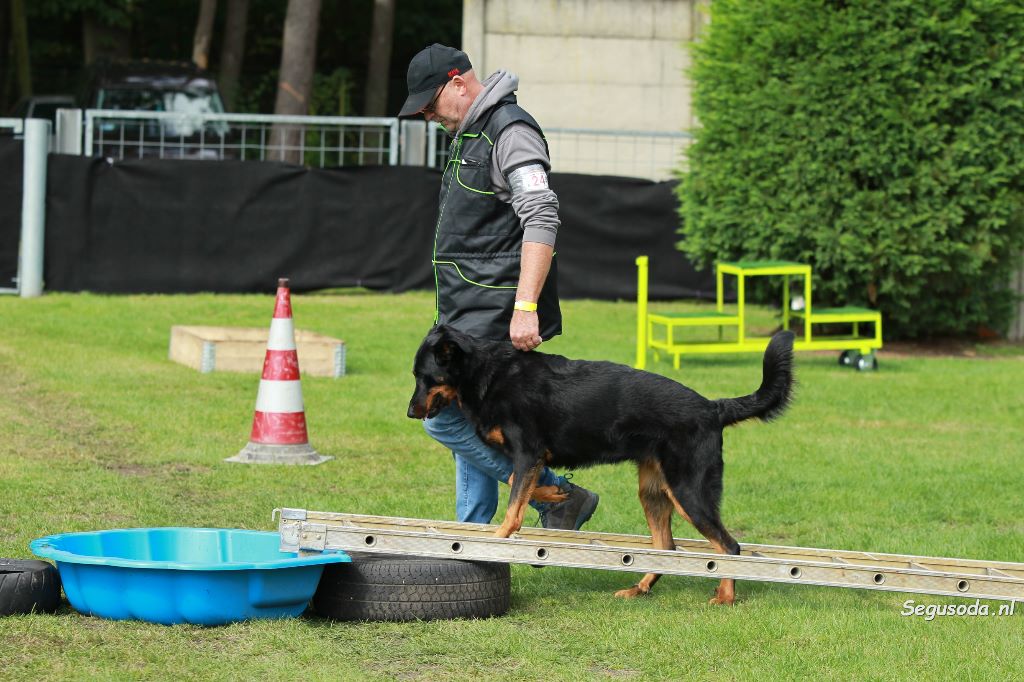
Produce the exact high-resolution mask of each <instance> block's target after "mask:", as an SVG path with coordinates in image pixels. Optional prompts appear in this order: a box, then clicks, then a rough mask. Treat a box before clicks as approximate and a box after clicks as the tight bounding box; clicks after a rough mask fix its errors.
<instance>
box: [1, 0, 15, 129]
mask: <svg viewBox="0 0 1024 682" xmlns="http://www.w3.org/2000/svg"><path fill="white" fill-rule="evenodd" d="M10 18H11V10H10V8H8V7H7V0H0V116H3V115H4V113H5V112H6V111H7V110H8V109H10V107H11V104H12V102H11V101H10V95H11V89H10V85H11V72H10V69H9V68H8V67H9V66H10V63H11V60H10V54H11V31H10V21H9V20H10Z"/></svg>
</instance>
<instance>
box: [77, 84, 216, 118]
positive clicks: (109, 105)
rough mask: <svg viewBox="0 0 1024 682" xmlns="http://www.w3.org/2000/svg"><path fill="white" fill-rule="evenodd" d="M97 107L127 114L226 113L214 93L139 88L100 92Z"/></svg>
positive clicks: (108, 89) (107, 89)
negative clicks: (148, 112) (117, 110)
mask: <svg viewBox="0 0 1024 682" xmlns="http://www.w3.org/2000/svg"><path fill="white" fill-rule="evenodd" d="M96 106H97V108H99V109H120V110H124V111H171V112H175V113H179V114H207V113H213V114H219V113H223V112H224V105H223V104H221V101H220V96H219V95H218V94H217V93H216V92H215V91H210V90H205V89H197V88H192V89H189V90H144V89H140V88H131V89H127V88H126V89H116V88H104V89H102V90H100V92H99V96H98V98H97V102H96Z"/></svg>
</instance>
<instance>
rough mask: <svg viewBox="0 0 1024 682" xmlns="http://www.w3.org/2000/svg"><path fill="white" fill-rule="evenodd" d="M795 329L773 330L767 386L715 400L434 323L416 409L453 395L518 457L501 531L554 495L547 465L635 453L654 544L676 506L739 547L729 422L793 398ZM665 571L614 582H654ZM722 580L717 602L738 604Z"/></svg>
mask: <svg viewBox="0 0 1024 682" xmlns="http://www.w3.org/2000/svg"><path fill="white" fill-rule="evenodd" d="M792 364H793V334H792V332H781V333H779V334H776V335H775V337H773V338H772V340H771V342H770V343H769V344H768V348H767V350H766V351H765V354H764V374H763V379H762V383H761V387H760V388H758V389H757V390H756V391H755V392H754V393H752V394H750V395H748V396H744V397H742V398H725V399H721V400H708V399H707V398H704V397H702V396H701V395H699V394H698V393H696V392H695V391H693V390H691V389H689V388H687V387H686V386H683V385H682V384H680V383H678V382H675V381H673V380H671V379H668V378H666V377H663V376H660V375H658V374H652V373H649V372H642V371H638V370H634V369H631V368H629V367H626V366H624V365H617V364H614V363H610V362H587V361H583V360H569V359H567V358H564V357H562V356H559V355H549V354H546V353H539V352H532V353H525V352H521V351H517V350H515V349H514V348H513V347H512V344H511V343H510V342H507V341H506V342H494V341H483V340H479V339H474V338H472V337H470V336H467V335H465V334H463V333H461V332H458V331H456V330H453V329H451V328H447V327H443V326H441V327H435V328H434V329H432V330H431V331H430V333H429V334H427V337H426V338H425V339H424V340H423V344H422V345H421V346H420V348H419V350H418V351H417V353H416V360H415V365H414V367H413V374H414V375H415V377H416V391H415V393H414V394H413V396H412V400H411V401H410V402H409V416H410V417H413V418H415V419H423V418H425V417H433V416H435V415H436V414H437V413H438V412H439V411H440V410H441V409H443V408H444V407H445V406H446V405H448V404H449V403H450V402H451V401H453V400H455V401H458V403H459V405H460V406H461V408H462V411H463V412H464V413H465V414H466V416H467V417H468V418H469V419H470V420H471V421H472V423H473V424H475V425H476V430H477V433H478V434H479V435H480V437H481V438H482V439H484V440H485V441H487V442H488V443H490V444H491V445H493V446H494V447H496V448H498V449H499V450H500V451H502V452H504V453H505V454H506V455H508V456H509V457H510V458H511V459H512V468H513V477H512V479H511V480H510V484H511V487H512V491H511V493H510V497H509V506H508V510H507V511H506V513H505V520H504V522H503V523H502V524H501V527H500V528H499V529H498V531H497V533H496V535H497V536H498V537H509V536H510V535H511V534H512V533H515V532H516V531H518V530H519V529H520V528H521V527H522V524H523V515H524V514H525V512H526V506H527V503H528V501H529V500H530V499H531V497H532V498H533V499H539V500H544V501H555V500H558V499H560V498H559V497H558V489H557V488H554V487H552V488H550V489H538V488H537V486H536V483H537V476H538V474H539V473H540V471H541V468H542V467H543V466H544V465H545V464H548V465H550V466H553V467H567V468H570V469H571V468H578V467H587V466H591V465H594V464H605V463H615V462H623V461H627V460H628V461H632V462H636V464H637V467H638V469H639V472H640V502H641V504H642V505H643V508H644V514H646V516H647V523H648V525H649V526H650V528H651V539H652V541H653V544H654V547H656V548H658V549H673V548H674V543H673V541H672V510H673V509H675V511H677V512H679V514H680V515H682V516H683V518H685V519H686V520H687V521H689V522H690V523H692V524H693V525H694V527H696V529H697V530H698V531H700V533H701V534H702V535H703V536H704V537H705V538H707V539H708V541H709V542H710V543H711V545H712V546H713V547H714V548H715V550H716V551H718V552H719V553H722V554H739V553H740V546H739V544H738V543H737V542H736V540H734V539H733V538H732V536H731V535H729V532H728V531H727V530H726V529H725V527H724V526H723V525H722V522H721V520H720V519H719V515H718V509H719V501H720V500H721V496H722V470H723V463H722V429H723V428H724V427H726V426H729V425H731V424H736V423H738V422H741V421H744V420H746V419H751V418H755V417H757V418H760V419H763V420H766V421H767V420H770V419H773V418H775V417H778V416H779V415H780V414H782V412H783V410H785V409H786V405H787V404H788V403H789V400H790V396H791V394H792V388H793V371H792ZM658 577H659V576H658V575H657V574H654V573H649V574H647V575H645V576H644V577H643V579H641V580H640V582H639V583H638V584H637V585H635V586H634V587H631V588H628V589H625V590H620V591H618V592H616V595H617V596H620V597H636V596H639V595H643V594H647V593H648V592H650V590H651V587H652V586H653V585H654V583H656V582H657V581H658ZM734 599H735V586H734V582H733V581H732V580H731V579H724V580H722V581H721V583H720V584H719V586H718V589H717V591H716V593H715V596H714V597H713V598H712V599H711V603H714V604H731V603H733V601H734Z"/></svg>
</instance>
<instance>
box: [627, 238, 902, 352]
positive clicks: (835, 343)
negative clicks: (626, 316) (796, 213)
mask: <svg viewBox="0 0 1024 682" xmlns="http://www.w3.org/2000/svg"><path fill="white" fill-rule="evenodd" d="M636 265H637V346H636V368H637V369H643V368H644V367H645V366H646V364H647V350H648V349H652V350H653V351H654V358H655V360H658V359H659V358H660V354H659V352H664V353H665V354H666V355H671V356H672V357H673V366H674V367H675V368H676V369H679V358H680V356H681V355H687V354H698V353H751V352H761V351H763V350H764V349H765V348H766V347H767V346H768V341H769V339H768V338H765V337H749V336H747V335H746V324H745V322H746V303H747V302H746V282H747V279H748V278H750V277H769V276H781V277H784V278H785V279H784V282H783V287H782V327H783V329H789V328H790V322H791V321H792V320H793V318H797V319H801V318H802V320H803V338H802V339H799V340H798V341H796V343H795V344H794V348H795V349H796V350H855V351H858V352H860V353H861V354H865V355H866V354H868V353H870V352H872V351H874V350H877V349H879V348H881V347H882V315H881V313H880V312H878V311H877V310H870V309H868V308H856V307H846V308H825V309H821V310H818V311H814V310H813V309H812V307H811V306H812V303H811V302H812V293H811V279H812V273H811V266H810V265H807V264H805V263H794V262H790V261H753V262H744V263H730V262H722V263H718V264H717V267H716V268H715V294H716V295H715V312H713V313H648V312H647V293H648V289H647V280H648V274H649V260H648V257H647V256H639V257H638V258H637V259H636ZM726 275H729V276H733V277H736V280H737V283H736V299H737V300H736V302H737V311H736V313H735V314H731V313H726V312H725V291H724V290H725V287H724V280H725V276H726ZM791 277H797V278H803V280H804V309H803V310H802V311H800V312H790V301H789V283H790V278H791ZM828 323H852V324H853V335H852V336H826V337H818V338H815V336H814V332H813V328H812V327H813V325H816V324H828ZM861 323H870V324H872V325H873V327H874V335H873V336H864V337H862V336H860V324H861ZM709 326H717V327H718V338H719V340H718V342H711V343H684V342H677V341H676V340H675V330H676V329H677V328H679V327H709ZM662 327H663V328H664V330H665V331H664V334H663V335H656V331H657V330H658V329H659V328H662ZM728 327H735V328H736V341H723V340H722V332H723V330H724V329H726V328H728Z"/></svg>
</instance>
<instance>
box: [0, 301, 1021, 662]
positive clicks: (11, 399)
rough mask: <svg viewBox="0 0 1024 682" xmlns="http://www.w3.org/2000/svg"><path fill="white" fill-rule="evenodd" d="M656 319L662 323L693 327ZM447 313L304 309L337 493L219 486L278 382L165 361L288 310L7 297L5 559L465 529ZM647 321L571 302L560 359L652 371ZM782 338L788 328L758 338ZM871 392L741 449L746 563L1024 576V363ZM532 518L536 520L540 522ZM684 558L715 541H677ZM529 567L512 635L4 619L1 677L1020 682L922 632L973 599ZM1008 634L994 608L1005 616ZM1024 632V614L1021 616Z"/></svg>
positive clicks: (419, 304) (1016, 634) (895, 378)
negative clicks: (64, 546) (106, 536)
mask: <svg viewBox="0 0 1024 682" xmlns="http://www.w3.org/2000/svg"><path fill="white" fill-rule="evenodd" d="M687 305H689V306H692V305H693V304H679V305H676V306H672V305H667V304H659V306H660V307H661V308H663V309H680V308H683V307H686V306H687ZM432 307H433V306H432V296H431V295H430V294H424V293H415V294H406V295H401V296H391V295H378V294H367V293H359V294H351V295H350V294H348V293H344V292H335V293H332V294H329V295H320V296H296V297H295V299H294V308H295V314H296V316H297V320H296V322H297V325H298V326H299V327H300V328H303V329H311V330H314V331H317V332H321V333H324V334H329V335H332V336H337V337H339V338H342V339H345V341H346V342H347V344H348V364H349V370H350V374H349V375H348V376H346V377H344V378H342V379H339V380H332V379H323V378H314V377H306V378H304V379H303V392H304V396H305V401H306V407H307V417H308V421H309V424H310V436H311V440H312V444H313V445H314V447H316V448H317V450H319V451H320V452H322V453H325V454H330V455H334V456H335V457H336V459H335V460H334V461H332V462H329V463H327V464H324V465H321V466H317V467H294V468H289V467H264V466H240V465H232V464H227V463H225V462H223V460H224V458H225V457H229V456H231V455H233V454H235V453H236V452H237V451H238V450H239V449H240V448H241V447H242V446H243V445H245V443H246V441H247V439H248V434H249V429H250V427H251V423H252V422H251V420H252V411H253V406H254V403H255V398H256V388H257V385H258V381H259V378H258V377H257V376H255V375H253V376H246V375H237V374H226V373H214V374H208V375H202V374H199V373H197V372H195V371H193V370H190V369H187V368H185V367H182V366H180V365H176V364H174V363H171V362H170V361H168V359H167V345H168V339H169V331H170V327H171V325H173V324H212V325H246V326H266V325H267V324H268V322H269V317H270V314H271V312H272V301H271V299H270V297H267V296H213V295H200V296H131V297H116V298H114V297H103V296H94V295H57V294H51V295H47V296H45V297H43V298H41V299H37V300H26V301H22V300H17V299H14V298H10V297H2V298H0V556H10V557H24V556H27V555H28V550H27V544H28V542H29V541H30V540H32V539H33V538H35V537H38V536H41V535H45V534H49V533H57V532H69V531H76V530H86V529H102V528H113V527H125V526H156V525H191V526H223V527H241V528H256V529H272V528H273V524H272V523H271V520H270V513H271V510H272V509H273V508H274V507H281V506H289V507H300V508H307V509H316V510H326V511H345V512H355V513H367V514H387V515H394V516H408V517H424V518H438V519H450V518H453V495H452V488H453V484H452V478H453V475H452V474H453V464H452V459H451V456H450V455H449V454H448V453H446V452H444V451H443V450H442V449H441V447H440V446H438V445H437V444H435V443H434V442H433V441H431V440H430V439H429V438H428V437H427V436H426V435H425V434H424V433H423V430H422V427H421V425H420V423H418V422H415V421H413V420H410V419H407V418H406V417H405V410H406V405H407V402H408V399H409V396H410V395H411V392H412V377H411V374H410V370H411V358H412V355H413V352H414V351H415V348H416V346H417V344H418V342H419V340H420V339H421V337H422V334H423V332H424V331H425V330H426V328H427V327H428V325H429V323H430V316H431V314H432ZM634 310H635V309H634V306H632V305H630V304H628V303H601V302H592V301H569V302H565V303H564V312H565V318H566V320H565V331H566V334H565V336H563V337H561V338H559V339H557V340H555V341H553V342H551V343H549V344H545V346H544V349H545V350H546V351H549V352H557V353H561V354H565V355H568V356H570V357H577V358H590V359H610V360H615V361H619V362H631V360H632V358H633V353H634V350H633V347H632V338H633V330H634V328H635V327H634V317H633V315H634ZM760 324H761V325H762V326H765V327H770V326H771V324H772V323H771V319H770V317H769V315H768V314H767V313H766V312H762V319H761V320H760ZM880 362H881V371H879V372H878V373H875V374H858V373H856V372H854V371H851V370H845V369H842V368H840V367H838V366H837V364H836V361H835V354H832V353H826V354H800V355H799V356H798V361H797V372H798V377H799V381H800V386H799V392H798V395H797V399H796V402H795V404H794V405H793V407H792V409H791V410H790V412H789V413H788V414H787V415H786V417H785V418H784V419H783V420H781V421H779V422H776V423H774V424H771V425H763V424H746V425H742V426H739V427H737V428H734V429H731V430H729V431H728V432H727V434H726V439H725V459H726V464H727V467H726V481H725V500H724V503H723V518H724V520H725V523H726V526H727V527H729V528H730V529H731V530H732V531H733V532H734V534H735V535H736V536H737V538H738V539H739V540H740V541H741V542H743V541H746V542H756V543H772V544H789V545H802V546H812V547H814V546H816V547H834V548H844V549H858V550H875V551H880V552H896V553H904V554H926V555H940V556H962V557H969V558H980V559H989V560H1007V561H1024V495H1022V484H1024V474H1022V468H1021V467H1022V443H1024V391H1022V389H1021V387H1022V385H1024V360H1022V358H1021V357H1020V356H1019V355H1012V354H1009V353H1007V354H1005V355H999V356H997V357H993V358H986V359H962V358H956V359H954V358H950V359H944V358H927V359H916V358H887V357H886V355H885V353H884V351H883V352H882V353H881V355H880ZM650 368H651V369H653V370H654V371H658V372H661V373H664V374H666V375H668V376H671V377H673V378H676V379H678V380H680V381H683V382H684V383H686V384H687V385H689V386H691V387H693V388H695V389H696V390H698V391H700V392H701V393H702V394H704V395H707V396H710V397H722V396H734V395H740V394H745V393H748V392H749V391H750V390H751V389H753V388H754V387H755V386H756V385H757V384H758V382H759V380H760V358H759V357H755V356H753V355H750V356H746V355H741V356H717V357H714V356H704V357H694V358H690V357H684V358H683V367H682V369H681V370H679V371H675V370H673V369H672V368H671V365H670V364H668V363H665V362H663V363H660V364H654V365H652V366H651V367H650ZM575 481H576V482H578V483H581V484H583V485H585V486H586V487H588V488H592V489H594V490H597V491H598V492H600V494H601V506H600V508H599V509H598V512H597V514H596V515H595V516H594V519H593V520H592V522H591V523H590V524H589V525H588V529H591V530H595V531H615V532H629V533H644V532H646V525H645V523H644V520H643V515H642V512H641V510H640V505H639V504H638V502H637V499H636V474H635V471H634V469H633V468H632V467H631V466H628V465H624V466H615V467H611V466H609V467H601V468H597V469H589V470H585V471H581V472H578V473H577V474H576V478H575ZM533 521H534V519H533V518H530V519H528V522H530V523H532V522H533ZM675 529H676V535H677V536H684V537H695V535H696V533H695V531H694V530H693V529H692V528H689V527H687V526H685V525H684V524H683V523H681V522H678V521H677V523H676V524H675ZM634 579H635V577H634V576H633V575H632V574H623V573H611V572H600V571H586V570H575V569H559V568H547V569H544V570H543V571H538V570H534V569H531V568H528V567H519V566H515V567H513V572H512V580H513V584H512V589H513V601H512V609H511V611H510V613H509V615H508V616H506V617H503V618H498V619H493V620H486V621H455V622H440V623H411V624H341V623H332V622H329V621H325V620H320V619H317V618H312V617H304V618H301V619H297V620H291V621H283V622H281V621H278V622H251V623H242V624H237V625H232V626H229V627H220V628H209V629H203V628H197V627H191V626H176V627H161V626H156V625H148V624H144V623H136V622H112V621H104V620H100V619H95V618H87V617H83V616H80V615H78V614H77V613H75V612H73V611H71V610H69V609H67V608H65V609H63V610H62V611H61V612H60V613H58V614H57V615H56V616H52V615H33V616H23V617H11V618H5V619H0V668H2V670H3V678H4V679H66V678H72V677H74V678H129V677H130V678H150V679H162V678H166V677H170V676H172V675H174V676H176V677H180V678H185V679H192V678H195V679H199V678H202V679H245V680H248V679H291V678H300V677H301V678H312V679H339V678H340V679H356V678H358V679H394V678H402V679H406V678H421V677H422V678H429V679H467V678H470V677H484V676H486V677H493V678H499V679H522V678H527V679H545V680H548V679H591V678H598V679H600V678H606V677H612V678H621V677H637V678H665V679H668V678H672V679H678V678H698V679H706V678H709V677H715V678H725V679H729V678H735V679H745V678H751V677H758V678H761V679H776V678H797V677H805V676H813V677H824V678H839V679H863V678H869V679H893V678H897V679H900V678H937V677H941V678H966V679H1009V678H1012V677H1019V676H1020V673H1021V670H1022V661H1021V653H1022V651H1024V627H1022V623H1024V621H1022V620H1021V619H1020V614H1019V613H1018V615H1016V616H1013V617H1001V618H999V617H995V616H990V617H988V618H980V617H979V618H967V617H947V618H936V619H935V620H933V621H930V622H928V621H925V620H924V619H923V618H906V617H902V616H901V615H900V611H901V608H902V604H903V602H904V601H905V600H906V599H909V598H914V599H915V600H916V601H917V602H918V603H927V604H932V603H934V604H941V603H953V602H955V601H956V600H953V599H948V598H939V597H922V596H912V595H905V594H898V593H880V592H860V591H853V590H840V589H828V588H810V587H800V586H789V585H775V584H765V583H750V582H747V583H739V585H738V594H739V601H738V602H737V604H736V606H735V607H733V608H724V607H711V606H708V605H707V604H706V601H707V598H708V597H709V596H710V595H711V592H712V590H713V588H714V585H715V583H714V582H713V581H709V580H703V579H689V578H679V577H668V578H665V579H664V580H662V581H661V582H660V583H659V584H658V587H657V589H656V591H655V594H654V595H653V596H652V597H651V598H648V599H641V600H634V601H629V602H624V601H620V600H616V599H613V598H611V592H612V591H614V590H615V589H618V588H621V587H625V586H627V585H628V584H630V582H631V581H632V580H634ZM993 610H994V609H993ZM1018 611H1024V609H1018Z"/></svg>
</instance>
